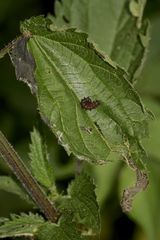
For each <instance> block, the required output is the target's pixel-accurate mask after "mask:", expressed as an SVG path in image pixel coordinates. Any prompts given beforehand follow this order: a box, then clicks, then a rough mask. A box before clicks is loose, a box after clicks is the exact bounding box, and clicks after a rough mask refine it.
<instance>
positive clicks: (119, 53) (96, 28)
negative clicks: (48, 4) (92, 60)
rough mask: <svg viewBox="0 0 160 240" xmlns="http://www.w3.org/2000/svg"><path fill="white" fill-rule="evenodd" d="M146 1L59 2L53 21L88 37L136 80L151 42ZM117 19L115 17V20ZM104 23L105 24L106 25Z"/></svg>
mask: <svg viewBox="0 0 160 240" xmlns="http://www.w3.org/2000/svg"><path fill="white" fill-rule="evenodd" d="M145 2H146V0H143V1H141V0H140V1H138V2H137V1H135V0H130V1H128V0H121V1H118V2H117V0H102V1H101V2H99V0H83V1H82V0H74V1H62V3H60V2H59V1H58V0H57V1H56V4H55V15H56V17H55V18H52V20H53V22H54V23H55V24H56V25H57V26H58V27H63V26H65V25H67V26H69V27H76V28H78V29H80V30H82V31H84V32H86V33H88V34H89V37H90V39H91V40H93V41H94V42H96V43H97V45H98V47H99V48H100V49H101V50H102V51H104V53H105V54H107V55H108V56H109V57H110V58H111V59H112V60H113V61H115V62H116V63H118V64H119V65H120V66H121V67H123V68H124V69H125V70H126V71H127V72H128V73H129V79H130V80H131V81H133V80H134V79H135V78H136V77H137V76H138V75H139V73H140V70H141V68H142V66H143V62H144V59H145V55H146V49H147V46H148V41H149V34H148V23H147V22H144V21H142V17H143V10H144V6H145ZM113 16H114V17H113ZM104 23H105V24H104Z"/></svg>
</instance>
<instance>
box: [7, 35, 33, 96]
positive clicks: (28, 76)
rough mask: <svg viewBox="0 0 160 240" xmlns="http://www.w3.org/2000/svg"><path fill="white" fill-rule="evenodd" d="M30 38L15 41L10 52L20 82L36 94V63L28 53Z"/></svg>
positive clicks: (25, 37)
mask: <svg viewBox="0 0 160 240" xmlns="http://www.w3.org/2000/svg"><path fill="white" fill-rule="evenodd" d="M28 39H29V36H22V37H19V38H18V39H17V40H16V41H14V43H13V46H12V49H11V51H10V52H9V55H10V58H11V61H12V63H13V65H14V67H15V73H16V77H17V79H18V80H20V81H23V82H25V83H27V85H28V86H29V87H30V89H31V92H32V93H36V90H37V89H36V88H37V87H36V84H35V79H34V71H35V67H36V66H35V61H34V58H33V57H32V55H31V54H30V53H29V52H28V51H27V46H26V43H27V41H28Z"/></svg>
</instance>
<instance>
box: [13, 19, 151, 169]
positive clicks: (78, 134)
mask: <svg viewBox="0 0 160 240" xmlns="http://www.w3.org/2000/svg"><path fill="white" fill-rule="evenodd" d="M38 24H39V26H40V27H39V28H38V27H37V26H38ZM45 24H46V25H45ZM42 29H44V30H43V31H42ZM21 31H22V32H23V33H24V38H26V37H25V34H26V33H27V34H28V32H29V33H30V36H31V37H30V39H29V40H28V48H29V51H30V53H31V54H32V56H33V58H34V60H35V64H36V71H35V81H36V88H37V92H36V96H37V100H38V108H39V111H40V114H41V116H42V118H43V119H45V122H47V123H48V125H49V126H50V128H51V129H52V131H53V132H54V134H55V135H56V136H57V138H58V141H59V143H60V144H61V145H62V146H63V147H64V148H65V150H66V151H67V152H68V154H70V153H73V154H74V155H75V156H76V157H77V158H79V159H81V160H87V161H90V162H94V163H98V164H102V163H105V162H107V159H108V155H109V154H110V152H116V153H118V154H120V155H121V156H125V157H126V158H128V157H131V158H133V161H134V162H135V163H136V164H137V166H138V167H140V168H142V169H144V163H143V161H145V160H146V155H145V152H144V150H143V148H142V147H141V144H140V139H141V138H143V137H145V136H146V135H147V120H148V113H147V112H146V110H145V108H144V107H143V105H142V103H141V101H140V98H139V96H138V94H137V93H136V92H135V90H134V89H133V87H132V86H131V84H130V83H129V82H128V81H127V80H126V78H125V72H124V71H123V70H122V69H120V68H119V67H115V66H113V65H112V64H111V63H110V62H107V60H105V59H104V58H103V56H102V55H101V54H100V53H99V52H97V50H96V49H95V47H94V46H93V44H91V43H89V42H88V36H87V34H85V33H81V32H76V31H74V30H73V29H67V30H55V31H51V30H50V29H48V20H47V21H46V20H45V19H44V18H43V17H41V16H40V17H37V18H34V17H33V18H31V19H30V20H27V21H25V22H24V23H23V24H22V25H21ZM27 37H28V35H27ZM17 47H18V46H17V45H16V44H15V46H14V48H15V49H16V48H17ZM26 51H27V49H26ZM88 97H89V98H90V100H91V101H92V103H93V102H96V101H98V103H99V104H98V106H97V107H95V108H94V109H90V110H86V109H85V108H82V105H81V102H82V100H84V99H86V98H88Z"/></svg>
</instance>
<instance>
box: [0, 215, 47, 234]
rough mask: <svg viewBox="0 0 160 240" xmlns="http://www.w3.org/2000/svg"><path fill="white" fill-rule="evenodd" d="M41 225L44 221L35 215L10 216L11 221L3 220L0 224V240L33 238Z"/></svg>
mask: <svg viewBox="0 0 160 240" xmlns="http://www.w3.org/2000/svg"><path fill="white" fill-rule="evenodd" d="M2 220H3V219H2ZM43 224H44V219H43V218H42V217H40V216H39V215H37V214H36V215H34V214H32V213H30V214H29V215H27V214H21V215H20V216H18V215H14V214H12V215H11V219H4V221H2V222H1V225H0V238H7V237H20V236H26V237H27V236H34V235H35V232H36V231H38V229H39V228H40V227H41V226H42V225H43Z"/></svg>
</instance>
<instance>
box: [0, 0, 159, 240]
mask: <svg viewBox="0 0 160 240" xmlns="http://www.w3.org/2000/svg"><path fill="white" fill-rule="evenodd" d="M64 1H67V0H64ZM48 13H51V14H54V1H53V0H14V1H13V0H0V49H1V48H3V47H4V46H5V44H7V43H8V42H9V41H11V40H12V39H14V38H15V37H16V36H18V35H19V22H20V21H21V20H24V19H25V18H29V17H31V16H33V15H39V14H45V15H47V14H48ZM145 15H146V17H147V18H149V19H150V22H151V41H150V46H149V49H148V56H147V61H146V63H145V66H144V69H143V72H142V74H141V76H140V77H139V80H138V82H137V85H136V88H137V90H138V92H139V93H140V95H141V97H142V98H143V101H144V103H145V105H146V106H147V107H148V108H149V109H150V110H151V111H152V112H153V113H154V115H155V120H153V121H152V122H151V123H150V126H149V128H150V137H149V138H148V139H146V140H145V141H144V146H145V148H146V151H147V152H148V155H149V162H148V169H149V175H150V185H149V187H148V189H147V190H146V191H145V192H143V193H141V194H139V195H138V196H137V197H136V199H135V201H134V205H133V211H132V212H131V213H130V214H128V215H126V214H123V213H122V212H121V208H120V206H119V199H120V193H121V192H122V189H124V187H126V186H128V185H129V184H133V182H134V177H135V176H134V175H133V174H132V173H131V172H130V171H129V170H128V169H127V168H126V167H125V166H124V165H123V163H121V162H117V163H110V164H108V165H107V166H99V167H98V166H96V167H95V166H92V167H91V166H86V167H87V168H88V171H90V173H91V174H92V175H93V177H94V178H95V181H96V184H97V186H98V188H97V197H98V201H99V203H100V206H101V213H102V234H101V239H102V240H118V239H123V240H132V239H133V240H160V204H159V199H160V185H159V183H160V0H148V2H147V6H146V9H145ZM33 126H36V127H37V128H38V129H39V130H40V131H41V133H42V135H43V137H44V138H45V139H46V141H47V143H48V146H49V152H50V156H51V160H52V162H53V167H54V169H55V176H56V181H57V186H58V188H59V190H60V191H61V190H63V191H65V189H66V186H67V184H68V182H69V181H70V180H71V179H72V178H73V177H74V169H75V165H74V159H73V157H70V158H69V157H68V156H67V155H66V153H65V152H64V150H63V149H62V148H61V147H60V146H59V145H58V143H57V140H56V139H55V138H54V136H53V135H52V134H51V133H50V131H49V130H48V128H47V127H46V126H45V125H44V124H43V123H42V121H41V120H40V118H39V115H38V113H37V108H36V100H35V98H34V97H33V96H32V95H31V93H30V90H29V88H28V87H27V86H25V85H24V84H23V83H22V82H18V81H17V80H16V79H15V74H14V69H13V66H12V65H11V62H10V60H9V57H8V56H6V57H5V58H3V59H1V61H0V128H1V130H2V131H3V132H4V134H5V135H6V136H7V138H8V139H9V141H10V142H11V143H12V144H13V145H14V147H15V149H16V150H17V151H18V153H19V154H20V155H21V157H22V158H23V160H24V161H25V163H26V164H27V162H28V155H27V153H28V150H29V147H28V146H29V141H30V134H29V133H30V132H31V130H32V129H33ZM4 176H12V173H11V172H10V170H9V169H8V167H7V166H6V165H5V164H4V162H3V160H2V159H0V217H8V216H9V214H10V213H13V212H14V213H19V212H20V211H25V212H27V211H28V210H31V209H32V204H28V203H27V201H25V200H24V199H21V198H20V197H19V196H18V194H12V193H11V192H12V191H11V188H14V186H13V185H12V184H11V183H10V182H6V181H5V184H3V181H4ZM12 177H13V178H14V176H12ZM7 184H8V185H7ZM15 188H16V187H15ZM17 191H18V190H17ZM13 192H16V190H15V191H13Z"/></svg>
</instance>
